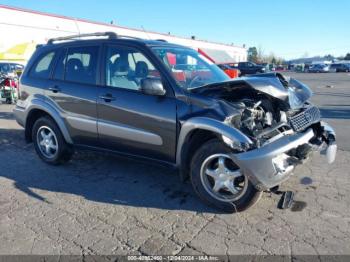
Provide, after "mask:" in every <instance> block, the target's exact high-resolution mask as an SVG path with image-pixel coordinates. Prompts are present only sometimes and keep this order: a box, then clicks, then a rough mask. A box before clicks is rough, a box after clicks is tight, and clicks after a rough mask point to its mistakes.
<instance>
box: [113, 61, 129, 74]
mask: <svg viewBox="0 0 350 262" xmlns="http://www.w3.org/2000/svg"><path fill="white" fill-rule="evenodd" d="M112 68H113V71H112V72H113V74H114V75H115V76H126V75H128V73H129V62H128V60H126V59H122V58H121V57H119V58H117V59H116V60H115V61H114V63H113V67H112Z"/></svg>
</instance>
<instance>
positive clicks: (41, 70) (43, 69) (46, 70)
mask: <svg viewBox="0 0 350 262" xmlns="http://www.w3.org/2000/svg"><path fill="white" fill-rule="evenodd" d="M54 56H55V52H49V53H47V54H46V55H44V56H42V57H41V58H40V59H39V60H38V61H37V63H36V64H35V65H34V67H33V68H32V70H31V72H30V75H31V76H34V77H38V78H49V76H50V68H51V65H52V62H53V58H54Z"/></svg>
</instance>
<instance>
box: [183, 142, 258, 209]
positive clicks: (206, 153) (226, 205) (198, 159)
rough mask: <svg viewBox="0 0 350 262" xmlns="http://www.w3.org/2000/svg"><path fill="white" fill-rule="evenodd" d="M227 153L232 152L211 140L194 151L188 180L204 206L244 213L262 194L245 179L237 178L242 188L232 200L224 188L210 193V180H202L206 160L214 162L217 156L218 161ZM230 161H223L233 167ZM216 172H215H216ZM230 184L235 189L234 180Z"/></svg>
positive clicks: (242, 176)
mask: <svg viewBox="0 0 350 262" xmlns="http://www.w3.org/2000/svg"><path fill="white" fill-rule="evenodd" d="M229 153H232V150H231V149H230V148H228V147H227V146H225V145H224V144H223V143H222V142H221V141H220V140H218V139H213V140H210V141H208V142H206V143H205V144H203V145H202V146H201V147H200V148H199V149H198V150H197V151H196V153H195V154H194V156H193V158H192V160H191V171H190V178H191V183H192V186H193V188H194V190H195V192H196V193H197V195H198V196H199V197H200V198H201V199H202V200H203V201H204V202H205V203H206V204H208V205H210V206H213V207H215V208H217V209H219V210H222V211H224V212H228V213H234V212H240V211H244V210H246V209H248V208H250V207H252V206H253V205H254V204H255V203H257V202H258V201H259V199H260V197H261V195H262V192H261V191H258V190H257V189H256V188H255V187H254V186H253V184H252V183H251V182H250V181H249V180H248V179H247V177H246V176H244V175H242V174H240V177H238V179H240V180H244V182H243V188H242V190H241V191H240V193H239V195H238V196H237V197H236V198H234V195H232V196H230V195H229V196H226V193H228V192H229V191H227V190H226V189H225V188H222V189H220V190H219V192H217V193H215V192H214V191H212V192H211V191H210V190H209V189H208V187H210V186H209V185H208V182H209V184H210V181H209V180H210V179H204V176H205V175H204V174H203V167H204V166H205V164H206V163H209V162H208V159H209V161H210V159H211V158H212V159H213V161H216V160H214V159H215V156H219V159H220V157H221V156H225V155H226V154H229ZM230 161H232V160H230V159H228V158H227V159H225V162H226V163H227V164H233V165H234V163H233V162H232V163H231V162H230ZM218 165H219V164H218ZM231 167H232V166H231ZM235 168H238V167H237V166H235ZM218 169H219V166H218V167H217V168H216V170H218ZM216 170H215V172H217V171H216ZM230 170H232V169H230ZM235 172H237V171H235ZM207 177H208V178H211V177H210V176H207ZM205 181H206V182H205ZM211 182H213V181H211ZM232 183H233V187H235V180H233V182H232ZM213 184H214V183H213ZM215 184H216V183H215ZM218 184H219V182H218ZM214 188H215V186H214ZM236 189H237V188H236ZM226 191H227V192H226ZM220 192H222V194H220ZM217 195H224V197H223V198H225V200H223V199H219V198H220V197H218V196H217Z"/></svg>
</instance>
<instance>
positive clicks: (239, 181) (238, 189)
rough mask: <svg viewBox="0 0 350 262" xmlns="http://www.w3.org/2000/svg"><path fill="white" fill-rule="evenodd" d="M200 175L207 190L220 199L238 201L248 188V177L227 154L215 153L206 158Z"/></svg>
mask: <svg viewBox="0 0 350 262" xmlns="http://www.w3.org/2000/svg"><path fill="white" fill-rule="evenodd" d="M200 176H201V182H202V184H203V186H204V188H205V190H206V191H207V192H208V193H209V194H210V195H211V196H212V197H214V198H215V199H217V200H219V201H224V202H232V201H236V200H238V199H239V198H241V197H242V196H243V195H244V193H245V191H246V190H247V186H248V179H247V177H246V176H244V175H243V174H242V172H241V170H240V169H239V167H238V166H237V165H236V164H235V163H234V162H233V161H232V159H231V158H230V157H229V156H228V155H227V154H215V155H211V156H209V157H208V158H206V159H205V160H204V162H203V164H202V166H201V171H200Z"/></svg>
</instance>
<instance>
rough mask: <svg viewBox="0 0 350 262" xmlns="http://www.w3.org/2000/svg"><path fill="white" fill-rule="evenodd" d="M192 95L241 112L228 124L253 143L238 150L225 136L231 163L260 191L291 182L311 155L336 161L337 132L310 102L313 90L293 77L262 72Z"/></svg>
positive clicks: (227, 118)
mask: <svg viewBox="0 0 350 262" xmlns="http://www.w3.org/2000/svg"><path fill="white" fill-rule="evenodd" d="M192 91H193V92H194V93H199V94H201V95H207V96H211V97H214V98H216V99H218V100H221V101H222V100H224V101H225V102H227V103H228V104H229V105H230V106H232V107H234V108H235V109H236V110H237V112H238V113H235V114H232V115H230V116H227V117H226V119H225V123H226V124H227V125H229V126H231V127H233V128H235V129H238V130H240V131H241V132H242V133H243V134H245V135H246V136H247V137H248V138H249V139H250V141H252V144H251V145H249V148H240V147H239V146H237V143H235V142H234V141H232V140H230V139H229V138H227V137H225V136H223V137H222V138H223V141H224V142H225V143H226V144H227V145H228V146H230V147H231V148H232V151H233V152H232V154H231V158H232V160H233V161H234V162H235V163H236V164H237V165H238V166H239V167H240V168H241V170H242V171H243V173H244V174H245V175H247V177H248V178H249V179H250V181H251V182H252V183H253V184H254V185H255V187H256V188H257V189H259V190H261V191H262V190H267V189H270V188H273V187H275V186H277V185H279V184H281V183H282V182H283V181H285V180H286V179H288V177H289V176H290V175H291V174H292V171H293V170H294V168H295V166H297V165H298V164H302V163H304V162H305V161H306V160H307V159H308V157H309V155H310V153H311V152H313V151H320V152H321V153H322V154H325V155H326V156H327V160H328V163H332V162H333V161H334V160H335V155H336V151H337V146H336V140H335V138H336V137H335V132H334V130H333V129H332V128H331V127H330V126H329V125H328V124H327V123H324V122H322V121H321V115H320V111H319V109H318V108H317V107H315V106H313V105H312V104H311V103H309V102H308V100H309V98H310V97H311V96H312V92H311V90H310V89H309V88H308V87H307V86H306V85H304V84H303V83H301V82H299V81H297V80H295V79H292V78H287V77H284V76H282V75H281V74H278V73H277V74H276V73H273V74H259V75H255V76H251V77H247V78H239V79H237V80H233V81H228V82H224V83H217V84H212V85H209V86H204V87H201V88H197V89H195V90H192Z"/></svg>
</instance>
